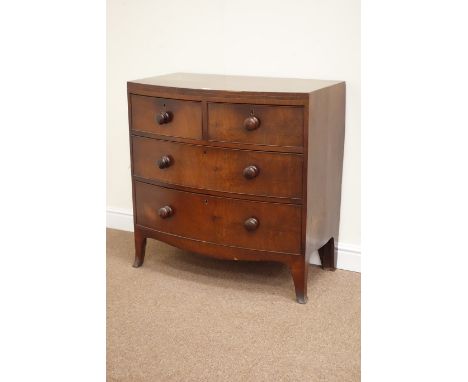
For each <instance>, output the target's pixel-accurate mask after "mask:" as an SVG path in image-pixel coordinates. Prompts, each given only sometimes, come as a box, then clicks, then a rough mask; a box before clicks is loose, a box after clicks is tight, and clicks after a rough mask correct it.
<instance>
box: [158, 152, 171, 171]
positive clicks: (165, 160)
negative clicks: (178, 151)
mask: <svg viewBox="0 0 468 382" xmlns="http://www.w3.org/2000/svg"><path fill="white" fill-rule="evenodd" d="M172 162H173V160H172V157H171V156H170V155H163V156H162V157H161V158H159V159H158V167H159V168H160V169H163V168H168V167H169V166H170V165H171V164H172Z"/></svg>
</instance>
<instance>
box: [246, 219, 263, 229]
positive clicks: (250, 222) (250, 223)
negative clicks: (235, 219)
mask: <svg viewBox="0 0 468 382" xmlns="http://www.w3.org/2000/svg"><path fill="white" fill-rule="evenodd" d="M259 225H260V222H259V221H258V219H257V218H248V219H247V220H246V221H245V222H244V227H245V229H246V230H247V231H255V230H256V229H257V228H258V226H259Z"/></svg>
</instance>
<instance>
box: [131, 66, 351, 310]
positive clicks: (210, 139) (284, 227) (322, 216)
mask: <svg viewBox="0 0 468 382" xmlns="http://www.w3.org/2000/svg"><path fill="white" fill-rule="evenodd" d="M127 90H128V110H129V124H130V129H129V130H130V150H131V172H132V187H133V212H134V229H135V231H134V232H135V233H134V236H135V261H134V264H133V266H134V267H140V266H141V265H142V264H143V260H144V256H145V246H146V239H147V238H153V239H157V240H160V241H163V242H165V243H168V244H170V245H173V246H175V247H178V248H181V249H184V250H187V251H191V252H196V253H199V254H203V255H208V256H213V257H217V258H221V259H227V260H254V261H262V260H264V261H278V262H282V263H284V264H286V265H287V266H288V267H289V269H290V270H291V274H292V278H293V281H294V286H295V291H296V298H297V301H298V302H300V303H305V302H306V301H307V271H308V264H309V258H310V255H311V253H312V252H313V251H315V250H318V252H319V255H320V259H321V262H322V266H323V267H324V268H328V269H335V267H336V247H335V245H336V243H337V241H338V230H339V221H340V201H341V174H342V163H343V143H344V127H345V83H344V82H340V81H320V80H300V79H286V78H258V77H240V76H221V75H206V74H185V73H176V74H170V75H164V76H159V77H152V78H147V79H143V80H137V81H131V82H128V83H127Z"/></svg>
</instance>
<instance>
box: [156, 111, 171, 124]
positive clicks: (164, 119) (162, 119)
mask: <svg viewBox="0 0 468 382" xmlns="http://www.w3.org/2000/svg"><path fill="white" fill-rule="evenodd" d="M156 121H157V122H158V123H159V124H160V125H163V124H165V123H169V122H171V121H172V113H171V112H170V111H161V112H160V113H158V114H156Z"/></svg>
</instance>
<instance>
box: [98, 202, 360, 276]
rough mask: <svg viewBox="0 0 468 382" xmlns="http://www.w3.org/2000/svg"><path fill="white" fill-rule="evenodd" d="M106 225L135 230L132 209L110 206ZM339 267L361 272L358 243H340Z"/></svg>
mask: <svg viewBox="0 0 468 382" xmlns="http://www.w3.org/2000/svg"><path fill="white" fill-rule="evenodd" d="M106 226H107V228H113V229H119V230H122V231H130V232H133V212H132V210H125V209H120V208H108V209H107V221H106ZM310 263H311V264H316V265H320V258H319V256H318V253H317V252H314V253H313V254H312V256H311V258H310ZM337 268H339V269H343V270H346V271H353V272H361V248H360V247H359V246H356V245H351V244H344V243H338V261H337Z"/></svg>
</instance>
